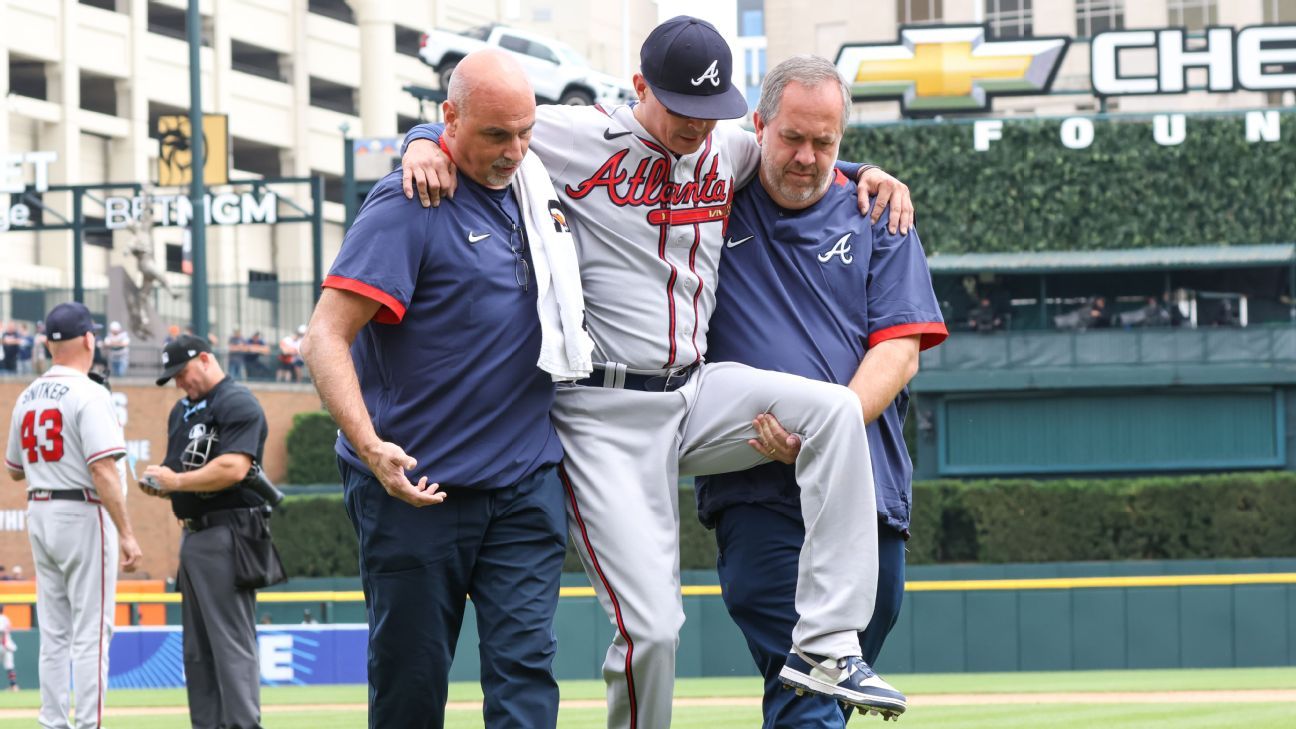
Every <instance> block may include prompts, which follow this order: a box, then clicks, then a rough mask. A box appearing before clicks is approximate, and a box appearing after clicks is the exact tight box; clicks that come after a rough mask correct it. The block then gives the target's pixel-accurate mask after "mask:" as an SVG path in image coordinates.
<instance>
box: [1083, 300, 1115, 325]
mask: <svg viewBox="0 0 1296 729" xmlns="http://www.w3.org/2000/svg"><path fill="white" fill-rule="evenodd" d="M1110 326H1111V317H1110V316H1108V314H1107V298H1106V297H1104V296H1095V297H1094V300H1093V304H1091V305H1090V306H1089V322H1088V325H1087V328H1088V329H1106V328H1108V327H1110Z"/></svg>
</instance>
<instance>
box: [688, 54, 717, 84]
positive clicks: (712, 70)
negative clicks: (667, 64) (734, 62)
mask: <svg viewBox="0 0 1296 729" xmlns="http://www.w3.org/2000/svg"><path fill="white" fill-rule="evenodd" d="M718 63H720V62H719V61H718V60H717V61H712V62H711V65H710V66H707V70H705V71H703V72H702V75H701V76H698V77H697V78H695V79H689V83H691V84H693V85H694V86H701V85H702V84H704V83H706V82H707V81H710V82H711V85H712V86H717V87H718V86H719V85H720V69H719V68H717V66H716V64H718Z"/></svg>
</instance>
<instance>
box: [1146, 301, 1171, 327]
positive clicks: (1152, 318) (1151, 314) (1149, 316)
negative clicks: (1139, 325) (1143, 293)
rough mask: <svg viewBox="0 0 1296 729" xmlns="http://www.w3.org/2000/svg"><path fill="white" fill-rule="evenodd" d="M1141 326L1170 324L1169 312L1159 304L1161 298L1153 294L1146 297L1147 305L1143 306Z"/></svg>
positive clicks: (1164, 325)
mask: <svg viewBox="0 0 1296 729" xmlns="http://www.w3.org/2000/svg"><path fill="white" fill-rule="evenodd" d="M1143 326H1145V327H1168V326H1170V312H1169V311H1167V310H1166V308H1165V307H1164V306H1162V305H1161V300H1160V299H1158V298H1157V297H1155V296H1149V297H1147V305H1146V306H1144V307H1143Z"/></svg>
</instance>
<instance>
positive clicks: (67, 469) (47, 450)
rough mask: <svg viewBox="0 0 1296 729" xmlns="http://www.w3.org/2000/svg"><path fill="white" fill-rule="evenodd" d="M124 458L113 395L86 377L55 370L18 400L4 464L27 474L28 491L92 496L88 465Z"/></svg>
mask: <svg viewBox="0 0 1296 729" xmlns="http://www.w3.org/2000/svg"><path fill="white" fill-rule="evenodd" d="M124 455H126V439H125V437H124V436H123V435H122V428H121V424H120V423H118V422H117V410H116V408H114V407H113V404H112V395H111V394H109V392H108V390H107V389H106V388H104V387H103V386H102V385H100V384H98V383H97V382H94V381H93V380H91V379H90V378H89V377H86V376H85V375H84V374H82V373H80V372H78V371H76V370H74V369H72V368H70V367H64V366H62V365H55V366H53V367H51V368H50V369H49V371H48V372H46V373H45V374H44V375H42V376H41V377H39V378H37V379H36V381H35V382H33V383H31V384H30V385H28V386H27V389H26V390H23V393H22V395H19V396H18V402H17V403H16V404H15V405H14V412H13V419H12V421H11V422H10V426H9V447H8V449H7V450H6V452H5V465H6V466H8V467H9V468H11V469H13V470H15V471H22V472H23V473H24V475H25V476H26V478H27V490H28V491H57V490H60V489H89V490H90V491H92V492H94V491H95V490H96V489H95V484H94V480H93V479H91V478H90V470H89V469H88V468H87V467H86V466H87V465H88V464H90V463H92V462H94V461H97V460H99V459H100V458H121V457H122V456H124ZM122 488H123V489H125V483H123V484H122Z"/></svg>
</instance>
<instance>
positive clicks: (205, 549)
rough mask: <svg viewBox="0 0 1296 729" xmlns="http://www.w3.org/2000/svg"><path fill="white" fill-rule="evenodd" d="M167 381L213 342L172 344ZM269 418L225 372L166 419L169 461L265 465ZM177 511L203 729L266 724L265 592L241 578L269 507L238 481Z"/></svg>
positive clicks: (188, 496)
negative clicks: (243, 559) (250, 541)
mask: <svg viewBox="0 0 1296 729" xmlns="http://www.w3.org/2000/svg"><path fill="white" fill-rule="evenodd" d="M165 351H166V355H165V358H164V363H165V364H166V369H165V370H164V372H163V376H162V377H161V378H159V379H158V384H159V385H163V384H165V383H166V382H167V381H168V380H169V379H171V377H173V376H175V374H176V373H178V372H179V371H180V370H181V369H182V368H183V367H184V365H185V364H187V363H188V362H189V360H191V359H194V358H195V357H197V356H198V353H199V352H209V353H210V352H211V345H210V344H209V343H208V342H207V341H206V340H204V339H200V338H198V337H191V336H181V337H179V338H177V339H176V340H175V341H174V342H172V343H171V344H168V345H167V346H166V350H165ZM266 434H267V428H266V419H265V412H264V411H263V410H262V409H261V404H260V403H258V402H257V400H256V397H255V396H253V394H252V393H251V392H250V391H249V390H248V389H247V388H246V387H244V386H242V385H240V384H238V383H237V382H235V381H234V379H233V378H231V377H229V376H225V378H224V379H222V380H220V382H218V383H217V384H216V385H215V386H214V387H213V388H212V389H211V390H209V391H208V392H207V393H206V394H204V395H203V396H202V399H201V400H198V401H196V402H190V400H189V398H188V397H183V398H181V399H180V400H179V401H178V402H177V403H176V404H175V407H174V408H172V409H171V415H170V419H169V420H168V423H167V452H166V459H165V460H164V461H163V465H165V466H167V467H168V468H170V469H172V470H174V471H177V472H181V471H192V470H195V469H197V468H201V467H202V466H203V465H204V464H205V463H206V462H207V461H209V460H212V459H215V458H216V457H218V456H220V455H222V454H226V453H242V454H246V455H248V456H251V457H252V459H253V461H254V462H255V463H260V462H261V459H262V454H263V451H264V449H265V440H266ZM171 510H172V511H173V512H175V515H176V517H178V518H179V519H181V520H182V521H183V522H184V536H183V537H182V541H181V543H180V571H179V574H178V576H177V579H176V582H177V586H178V588H179V590H180V594H181V595H182V596H183V598H184V602H183V603H182V606H181V615H182V619H183V625H184V668H185V684H186V688H187V689H188V694H189V716H190V720H191V722H192V724H193V727H194V728H195V729H208V728H210V729H217V727H220V728H221V729H255V728H258V727H260V717H261V708H260V704H261V702H260V695H261V694H260V686H261V684H260V663H259V660H258V655H257V636H256V591H255V590H252V589H241V588H240V587H238V585H237V584H236V582H235V556H234V550H235V543H234V540H235V538H236V533H237V534H242V535H255V534H258V533H261V532H263V531H264V530H265V529H266V520H267V519H268V509H267V508H266V505H265V501H264V500H263V499H262V498H261V497H260V496H258V495H257V494H256V493H255V492H254V491H253V490H252V489H250V488H244V487H242V486H241V485H240V484H235V485H233V486H230V487H228V488H225V489H223V490H220V491H213V492H206V493H190V492H174V493H172V494H171Z"/></svg>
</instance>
